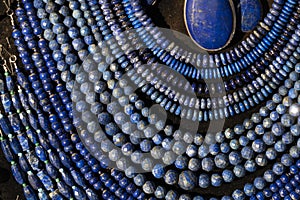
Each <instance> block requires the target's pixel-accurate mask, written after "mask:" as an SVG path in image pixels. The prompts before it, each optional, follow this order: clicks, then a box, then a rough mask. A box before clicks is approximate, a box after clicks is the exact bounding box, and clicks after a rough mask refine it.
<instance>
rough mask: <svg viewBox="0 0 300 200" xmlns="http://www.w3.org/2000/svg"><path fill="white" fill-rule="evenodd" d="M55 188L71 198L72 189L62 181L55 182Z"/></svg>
mask: <svg viewBox="0 0 300 200" xmlns="http://www.w3.org/2000/svg"><path fill="white" fill-rule="evenodd" d="M57 188H58V190H59V192H60V193H61V194H62V195H64V196H65V197H66V198H68V199H71V198H72V195H71V194H72V190H71V189H70V188H69V187H68V186H67V185H66V184H65V183H64V182H63V181H59V182H57Z"/></svg>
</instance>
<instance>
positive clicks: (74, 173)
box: [71, 170, 86, 188]
mask: <svg viewBox="0 0 300 200" xmlns="http://www.w3.org/2000/svg"><path fill="white" fill-rule="evenodd" d="M71 175H72V176H73V178H74V181H75V182H76V183H77V184H78V185H80V186H81V187H83V188H85V187H86V184H85V183H84V179H83V177H82V176H81V174H80V173H78V172H77V171H75V170H73V171H71Z"/></svg>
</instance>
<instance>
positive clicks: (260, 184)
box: [254, 177, 266, 190]
mask: <svg viewBox="0 0 300 200" xmlns="http://www.w3.org/2000/svg"><path fill="white" fill-rule="evenodd" d="M265 185H266V182H265V180H264V179H263V178H262V177H257V178H255V179H254V186H255V187H256V188H257V189H259V190H261V189H263V188H264V187H265Z"/></svg>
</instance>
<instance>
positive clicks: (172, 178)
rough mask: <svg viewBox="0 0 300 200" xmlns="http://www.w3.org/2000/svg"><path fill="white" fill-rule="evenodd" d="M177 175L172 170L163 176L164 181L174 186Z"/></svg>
mask: <svg viewBox="0 0 300 200" xmlns="http://www.w3.org/2000/svg"><path fill="white" fill-rule="evenodd" d="M177 177H178V174H177V173H176V172H175V171H174V170H168V171H167V173H166V174H165V175H164V180H165V182H166V183H167V184H169V185H174V184H175V183H177V179H178V178H177Z"/></svg>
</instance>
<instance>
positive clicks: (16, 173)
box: [11, 165, 24, 185]
mask: <svg viewBox="0 0 300 200" xmlns="http://www.w3.org/2000/svg"><path fill="white" fill-rule="evenodd" d="M11 172H12V174H13V176H14V178H15V180H16V181H17V182H18V183H19V184H20V185H21V184H23V183H24V177H23V174H22V173H21V171H20V168H19V167H18V166H17V165H12V166H11Z"/></svg>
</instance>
